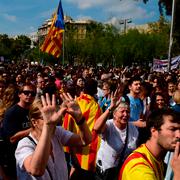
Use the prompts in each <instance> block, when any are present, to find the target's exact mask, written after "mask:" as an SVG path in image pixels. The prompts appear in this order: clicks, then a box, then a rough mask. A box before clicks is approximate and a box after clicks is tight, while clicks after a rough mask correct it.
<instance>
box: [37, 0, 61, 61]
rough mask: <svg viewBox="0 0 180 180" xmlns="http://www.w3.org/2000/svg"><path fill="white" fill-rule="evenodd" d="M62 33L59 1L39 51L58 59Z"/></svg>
mask: <svg viewBox="0 0 180 180" xmlns="http://www.w3.org/2000/svg"><path fill="white" fill-rule="evenodd" d="M63 31H64V15H63V9H62V5H61V0H60V1H59V6H58V10H57V13H55V15H54V18H53V21H52V24H51V27H50V29H49V32H48V34H47V36H46V38H45V40H44V42H43V44H42V46H41V48H40V49H41V51H43V52H46V53H48V54H51V55H53V56H55V57H56V58H58V57H59V56H60V54H61V52H62V46H63Z"/></svg>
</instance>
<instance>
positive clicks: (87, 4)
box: [0, 0, 159, 35]
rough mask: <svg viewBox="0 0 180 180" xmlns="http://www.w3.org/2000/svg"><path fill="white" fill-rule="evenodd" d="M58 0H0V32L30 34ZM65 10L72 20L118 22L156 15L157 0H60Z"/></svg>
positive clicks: (155, 17)
mask: <svg viewBox="0 0 180 180" xmlns="http://www.w3.org/2000/svg"><path fill="white" fill-rule="evenodd" d="M58 3H59V0H0V34H8V35H16V34H29V33H31V32H34V31H37V29H38V27H39V26H41V24H42V23H43V22H44V21H45V20H46V19H48V18H50V17H51V14H52V13H53V12H54V11H55V9H56V8H57V6H58ZM62 6H63V10H64V14H65V15H68V16H71V17H72V18H73V19H74V20H80V19H92V20H95V21H98V22H103V23H104V22H112V23H114V24H117V22H118V21H119V20H121V19H128V18H131V20H132V23H131V25H134V24H145V23H148V22H154V21H157V20H158V19H159V10H158V2H157V0H149V2H148V3H147V4H143V3H142V1H136V0H62Z"/></svg>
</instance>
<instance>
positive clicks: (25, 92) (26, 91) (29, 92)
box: [22, 90, 36, 97]
mask: <svg viewBox="0 0 180 180" xmlns="http://www.w3.org/2000/svg"><path fill="white" fill-rule="evenodd" d="M22 93H23V94H25V95H26V96H28V95H29V94H31V96H32V97H35V96H36V93H35V92H34V91H28V90H24V91H22Z"/></svg>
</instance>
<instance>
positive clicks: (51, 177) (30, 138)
mask: <svg viewBox="0 0 180 180" xmlns="http://www.w3.org/2000/svg"><path fill="white" fill-rule="evenodd" d="M26 137H27V138H28V139H29V140H30V141H31V142H33V144H34V145H35V146H37V143H36V142H35V141H34V139H33V138H32V137H31V136H26ZM46 169H47V171H48V174H49V177H50V179H51V180H53V176H52V174H51V171H50V170H49V168H48V165H47V166H46Z"/></svg>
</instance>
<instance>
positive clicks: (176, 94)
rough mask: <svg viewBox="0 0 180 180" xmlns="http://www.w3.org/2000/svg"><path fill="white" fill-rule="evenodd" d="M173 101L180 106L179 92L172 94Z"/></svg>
mask: <svg viewBox="0 0 180 180" xmlns="http://www.w3.org/2000/svg"><path fill="white" fill-rule="evenodd" d="M173 100H174V102H175V103H176V104H180V90H176V91H175V92H174V94H173Z"/></svg>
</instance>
